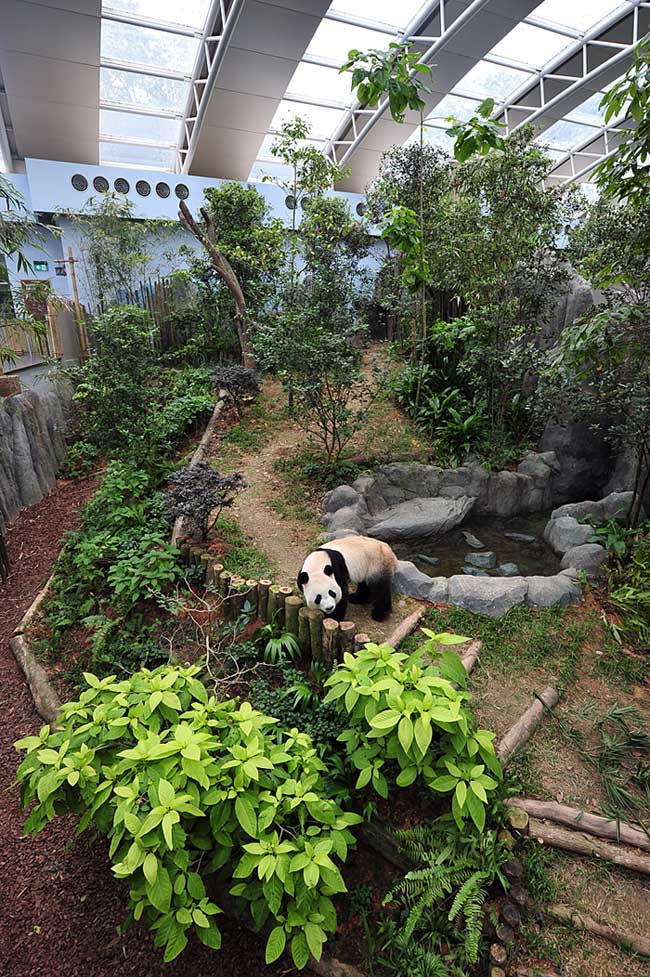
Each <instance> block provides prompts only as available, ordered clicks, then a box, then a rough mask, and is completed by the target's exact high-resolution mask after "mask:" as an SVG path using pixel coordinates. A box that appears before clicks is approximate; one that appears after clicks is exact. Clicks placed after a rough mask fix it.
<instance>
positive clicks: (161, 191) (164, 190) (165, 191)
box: [156, 182, 171, 200]
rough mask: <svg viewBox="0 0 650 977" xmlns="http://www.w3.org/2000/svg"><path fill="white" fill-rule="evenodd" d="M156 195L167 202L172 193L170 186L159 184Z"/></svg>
mask: <svg viewBox="0 0 650 977" xmlns="http://www.w3.org/2000/svg"><path fill="white" fill-rule="evenodd" d="M156 193H157V194H158V196H159V197H162V198H163V200H165V199H166V198H167V197H168V196H169V194H170V193H171V191H170V189H169V185H168V184H167V183H162V182H161V183H157V184H156Z"/></svg>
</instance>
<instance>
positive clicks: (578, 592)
mask: <svg viewBox="0 0 650 977" xmlns="http://www.w3.org/2000/svg"><path fill="white" fill-rule="evenodd" d="M526 579H527V581H528V593H527V594H526V603H527V604H528V605H529V606H530V607H552V606H553V605H554V604H559V605H560V607H568V605H569V604H573V603H575V601H577V600H580V597H581V596H582V588H581V587H580V584H579V583H578V582H577V581H576V580H574V579H573V578H571V577H565V576H563V575H562V574H559V573H558V574H555V575H554V576H552V577H541V576H530V577H527V578H526Z"/></svg>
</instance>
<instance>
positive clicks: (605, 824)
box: [505, 797, 650, 851]
mask: <svg viewBox="0 0 650 977" xmlns="http://www.w3.org/2000/svg"><path fill="white" fill-rule="evenodd" d="M505 803H506V804H507V805H508V806H509V807H512V808H519V809H521V810H523V811H526V813H527V814H529V815H530V816H531V817H534V818H540V819H542V820H547V821H553V822H555V823H556V824H562V825H564V827H566V828H573V829H575V830H577V831H584V832H585V833H586V834H589V835H595V836H596V837H597V838H604V839H605V840H607V841H614V842H617V843H622V844H624V845H633V846H634V847H635V848H641V849H642V850H643V851H650V837H648V835H647V834H646V832H645V831H643V829H642V828H635V827H634V826H633V825H630V824H625V823H624V822H622V821H610V820H609V819H608V818H603V817H601V816H600V815H599V814H590V813H589V812H588V811H582V810H580V809H579V808H577V807H569V806H568V805H566V804H556V803H555V801H538V800H535V799H534V798H532V797H509V798H508V800H506V801H505Z"/></svg>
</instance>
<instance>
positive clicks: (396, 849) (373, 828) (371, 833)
mask: <svg viewBox="0 0 650 977" xmlns="http://www.w3.org/2000/svg"><path fill="white" fill-rule="evenodd" d="M355 832H356V834H357V835H358V837H359V838H360V839H361V840H362V841H363V842H364V844H366V845H367V846H368V847H369V848H372V849H373V851H376V852H377V853H378V854H379V855H381V857H382V858H385V859H386V861H387V862H390V864H391V865H394V866H395V868H398V869H399V870H400V872H403V873H405V872H412V871H413V870H414V869H416V868H417V862H415V861H414V860H413V859H412V858H411V857H410V856H409V855H407V854H406V852H404V851H402V849H401V848H400V846H399V843H398V842H397V841H396V840H395V838H393V837H392V835H389V834H388V833H387V832H386V831H384V830H383V829H382V828H380V827H379V826H378V825H376V824H370V823H369V822H365V823H364V824H360V825H359V826H358V827H357V828H355Z"/></svg>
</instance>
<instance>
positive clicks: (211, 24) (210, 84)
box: [177, 0, 245, 173]
mask: <svg viewBox="0 0 650 977" xmlns="http://www.w3.org/2000/svg"><path fill="white" fill-rule="evenodd" d="M244 3H245V0H211V3H210V9H209V11H208V16H207V18H206V22H205V29H204V31H203V35H202V38H201V44H200V46H199V52H198V55H197V58H196V62H195V64H194V70H193V72H192V79H191V84H190V93H189V96H188V99H187V104H186V106H185V112H184V114H183V125H182V126H181V133H180V136H179V140H178V145H177V152H178V155H179V159H180V161H181V165H180V168H181V172H182V173H188V172H189V169H190V167H191V165H192V160H193V159H194V154H195V153H196V147H197V145H198V141H199V137H200V135H201V129H202V127H203V122H204V119H205V113H206V109H207V107H208V102H209V101H210V96H211V95H212V92H213V90H214V87H215V84H216V81H217V76H218V74H219V71H220V70H221V65H222V64H223V59H224V57H225V54H226V51H227V50H228V45H229V44H230V38H231V36H232V32H233V30H234V29H235V26H236V24H237V21H238V19H239V16H240V14H241V12H242V9H243V7H244Z"/></svg>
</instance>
